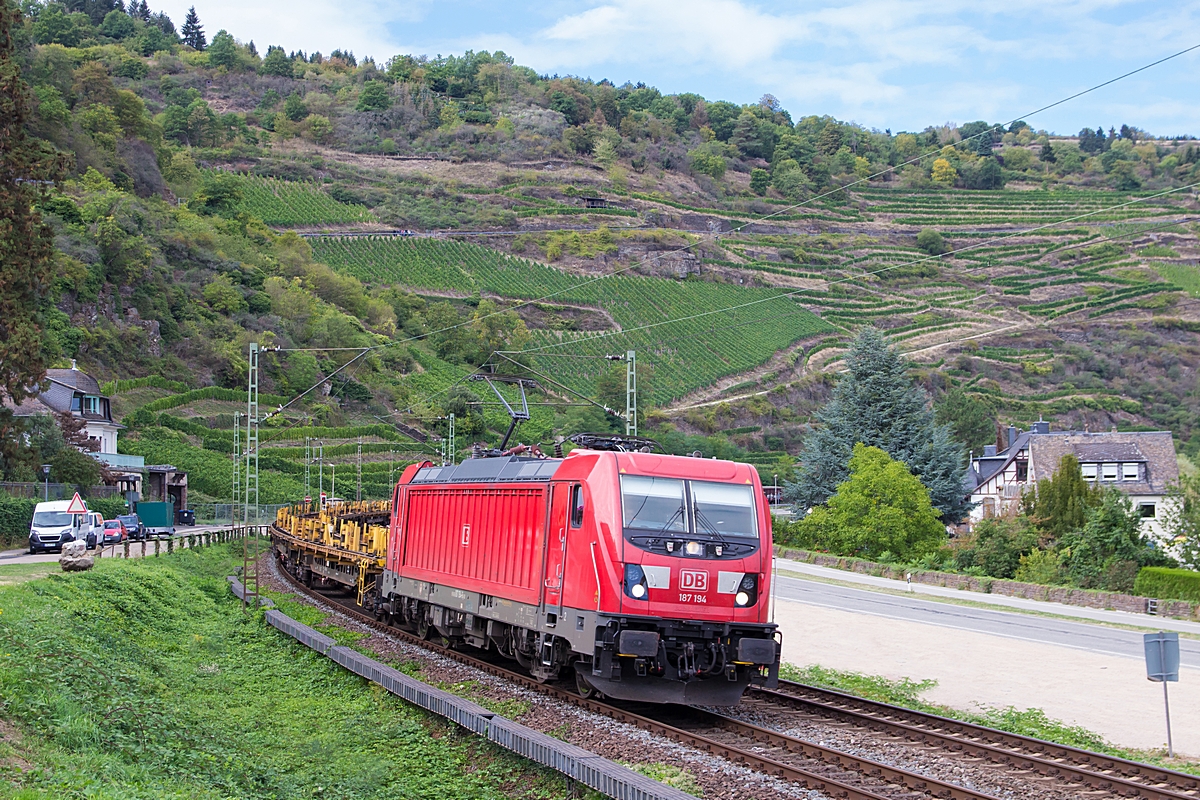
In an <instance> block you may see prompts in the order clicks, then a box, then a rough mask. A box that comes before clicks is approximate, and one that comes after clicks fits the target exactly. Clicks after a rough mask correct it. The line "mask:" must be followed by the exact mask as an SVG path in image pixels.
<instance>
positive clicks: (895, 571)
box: [775, 546, 1200, 620]
mask: <svg viewBox="0 0 1200 800" xmlns="http://www.w3.org/2000/svg"><path fill="white" fill-rule="evenodd" d="M775 554H776V555H778V556H779V557H780V558H790V559H792V560H793V561H804V562H807V563H809V564H816V565H817V566H820V567H832V568H834V569H842V570H846V571H848V572H860V573H863V574H865V575H875V576H877V577H881V578H891V579H893V580H899V581H903V580H905V577H906V576H907V575H911V576H912V581H913V583H924V584H928V585H930V586H945V587H946V588H948V589H961V590H963V591H968V592H982V593H985V594H1002V595H1007V596H1008V597H1023V598H1026V599H1028V600H1049V601H1051V602H1054V603H1062V604H1064V605H1068V606H1083V607H1085V608H1102V609H1111V610H1114V611H1129V612H1131V613H1134V614H1146V613H1147V610H1148V608H1149V603H1150V598H1147V597H1137V596H1135V595H1130V594H1120V593H1119V592H1101V591H1095V590H1092V589H1073V588H1071V587H1069V586H1043V585H1041V584H1038V583H1021V582H1020V581H1009V580H1003V579H1000V578H977V577H975V576H973V575H962V574H959V573H955V572H934V571H931V570H912V571H911V572H910V571H909V570H906V569H905V568H903V567H897V566H890V565H888V564H879V563H876V562H874V561H864V560H863V559H860V558H846V557H843V556H835V555H830V554H829V553H814V552H811V551H809V550H796V549H793V548H789V547H782V546H778V547H776V548H775ZM1155 613H1156V615H1157V616H1160V617H1175V618H1178V619H1186V620H1196V619H1200V603H1190V602H1188V601H1186V600H1159V601H1158V609H1157V611H1156V612H1155Z"/></svg>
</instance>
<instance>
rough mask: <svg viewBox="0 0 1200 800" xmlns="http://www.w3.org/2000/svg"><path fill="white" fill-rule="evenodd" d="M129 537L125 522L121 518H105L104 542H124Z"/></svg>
mask: <svg viewBox="0 0 1200 800" xmlns="http://www.w3.org/2000/svg"><path fill="white" fill-rule="evenodd" d="M127 537H128V533H127V532H126V530H125V523H124V522H121V520H119V519H106V520H104V544H115V543H118V542H123V541H125V539H126V538H127Z"/></svg>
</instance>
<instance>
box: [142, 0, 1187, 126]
mask: <svg viewBox="0 0 1200 800" xmlns="http://www.w3.org/2000/svg"><path fill="white" fill-rule="evenodd" d="M192 2H195V3H196V11H197V13H198V14H199V15H200V20H201V22H202V23H203V25H204V29H205V31H206V33H207V35H208V37H209V38H210V39H211V38H212V35H213V34H214V33H216V32H217V31H218V30H220V29H226V30H228V31H229V32H230V33H231V34H233V35H234V37H235V38H237V39H238V40H240V41H243V42H244V41H250V40H253V41H254V42H255V44H256V45H257V47H258V49H259V51H260V52H265V51H266V46H267V45H270V44H277V45H280V46H282V47H283V48H284V49H286V50H289V51H290V50H295V49H302V50H305V51H306V52H312V51H314V50H316V51H321V52H323V53H326V54H327V53H329V52H330V51H331V50H334V49H336V48H340V49H343V50H352V51H353V52H354V53H355V54H356V55H357V56H359V57H360V58H361V57H363V56H372V57H374V58H375V60H376V62H378V63H379V64H380V66H382V65H383V64H384V62H386V60H387V59H388V58H389V57H391V56H393V55H397V54H412V55H427V56H429V57H431V58H432V57H435V56H437V55H439V54H440V55H450V54H461V53H462V52H464V51H465V50H468V49H470V50H476V51H478V50H491V51H494V50H503V51H504V52H506V53H507V54H508V55H510V56H513V57H514V58H515V59H516V62H517V63H518V64H521V65H524V66H528V67H532V68H533V69H535V70H537V71H538V72H539V73H542V74H547V75H550V74H559V75H577V76H579V77H583V78H592V79H595V80H600V79H602V78H607V79H608V80H610V81H612V82H613V83H615V84H618V85H619V84H622V83H624V82H626V81H631V82H634V83H636V82H638V81H642V82H645V83H646V84H648V85H650V86H655V87H657V88H658V89H660V90H661V91H662V92H664V93H666V94H672V93H677V92H696V93H698V94H701V95H703V96H704V97H706V98H708V99H709V100H730V101H733V102H735V103H753V102H756V101H757V100H758V99H759V98H760V97H761V96H762V95H763V94H765V93H770V94H773V95H775V96H776V97H777V98H779V100H780V101H781V102H782V104H783V107H784V108H786V109H787V110H788V111H790V112H791V114H792V118H793V119H798V118H799V117H801V116H804V115H808V114H819V115H820V114H829V115H832V116H834V117H837V118H838V119H841V120H844V121H852V122H857V123H859V124H860V125H864V126H866V127H868V128H876V129H879V130H885V129H888V130H892V131H893V132H896V131H901V130H922V129H924V128H925V127H927V126H929V125H941V124H945V123H947V122H951V123H957V124H961V123H964V122H969V121H972V120H977V119H983V120H986V121H988V122H1008V121H1010V120H1013V119H1017V118H1025V119H1027V121H1028V122H1029V123H1030V124H1031V125H1032V126H1033V127H1034V128H1037V129H1046V130H1049V131H1052V132H1055V133H1060V134H1074V133H1076V132H1078V131H1079V129H1080V128H1082V127H1083V126H1085V125H1087V126H1089V127H1092V128H1095V127H1097V126H1103V127H1104V128H1106V129H1107V128H1108V127H1110V126H1116V127H1118V128H1119V127H1120V126H1121V124H1123V123H1124V124H1129V125H1133V126H1136V127H1138V128H1141V129H1143V130H1146V131H1149V132H1150V133H1152V134H1155V135H1158V136H1177V135H1186V134H1190V135H1193V136H1200V49H1198V50H1194V51H1192V52H1191V53H1189V54H1187V55H1184V56H1181V57H1179V58H1176V59H1174V60H1172V61H1169V62H1167V63H1166V64H1162V65H1160V66H1157V67H1154V68H1152V69H1150V70H1147V71H1146V72H1143V73H1140V74H1139V75H1136V76H1133V77H1131V78H1126V79H1124V80H1122V81H1119V82H1118V83H1116V84H1114V85H1112V86H1109V87H1106V88H1103V89H1100V90H1098V91H1096V92H1093V93H1091V94H1089V95H1086V96H1084V97H1081V98H1078V99H1076V100H1072V101H1071V102H1069V103H1066V104H1064V105H1061V106H1058V107H1056V108H1054V109H1051V110H1049V111H1044V112H1042V113H1040V114H1036V115H1030V113H1029V112H1031V111H1034V110H1035V109H1038V108H1041V107H1042V106H1045V105H1048V104H1050V103H1053V102H1055V101H1058V100H1061V99H1063V98H1065V97H1067V96H1069V95H1072V94H1074V93H1075V92H1078V91H1081V90H1083V89H1087V88H1088V87H1091V86H1094V85H1096V84H1098V83H1102V82H1103V81H1106V80H1109V79H1111V78H1115V77H1117V76H1118V75H1121V74H1123V73H1125V72H1128V71H1130V70H1133V69H1137V68H1138V67H1141V66H1144V65H1146V64H1149V63H1151V62H1153V61H1156V60H1158V59H1160V58H1163V57H1165V56H1168V55H1170V54H1172V53H1175V52H1178V51H1180V50H1183V49H1185V48H1188V47H1191V46H1193V45H1197V44H1200V0H1186V1H1185V2H1178V3H1162V2H1151V1H1150V0H1057V2H1047V1H1046V0H1002V1H1001V2H989V3H984V2H978V1H976V2H962V0H893V1H892V2H888V1H887V0H846V2H840V3H837V2H823V1H822V0H809V1H808V2H769V1H767V2H751V1H750V0H594V1H593V2H569V1H568V0H543V2H537V3H532V2H528V0H507V2H486V1H485V0H461V1H458V2H456V1H455V0H439V2H432V0H286V2H285V0H254V2H245V0H170V2H167V3H165V4H163V5H161V6H155V5H154V4H153V3H151V7H152V9H153V10H155V11H157V10H160V9H161V10H163V11H166V12H167V13H168V14H169V15H170V16H171V18H172V19H173V20H175V23H176V26H178V25H179V24H181V23H182V21H183V17H184V15H185V14H186V12H187V6H189V5H191V4H192Z"/></svg>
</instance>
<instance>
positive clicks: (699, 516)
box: [694, 508, 729, 545]
mask: <svg viewBox="0 0 1200 800" xmlns="http://www.w3.org/2000/svg"><path fill="white" fill-rule="evenodd" d="M694 511H695V516H696V526H697V527H700V526H701V525H703V526H704V527H705V528H708V530H709V531H710V532H711V533H712V535H713V536H714V537H716V541H717V542H718V543H719V544H723V545H728V544H729V542H727V541H725V539H724V537H722V536H721V532H720V531H719V530H717V527H716V526H715V525H713V524H712V522H710V521H709V519H708V517H706V516H704V512H703V511H701V510H700V509H699V508H696V509H694Z"/></svg>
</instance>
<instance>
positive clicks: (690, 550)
mask: <svg viewBox="0 0 1200 800" xmlns="http://www.w3.org/2000/svg"><path fill="white" fill-rule="evenodd" d="M703 549H704V547H703V545H701V544H700V543H699V542H688V543H687V544H686V545H684V547H683V552H685V553H687V554H688V555H689V556H698V555H700V551H701V550H703Z"/></svg>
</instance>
